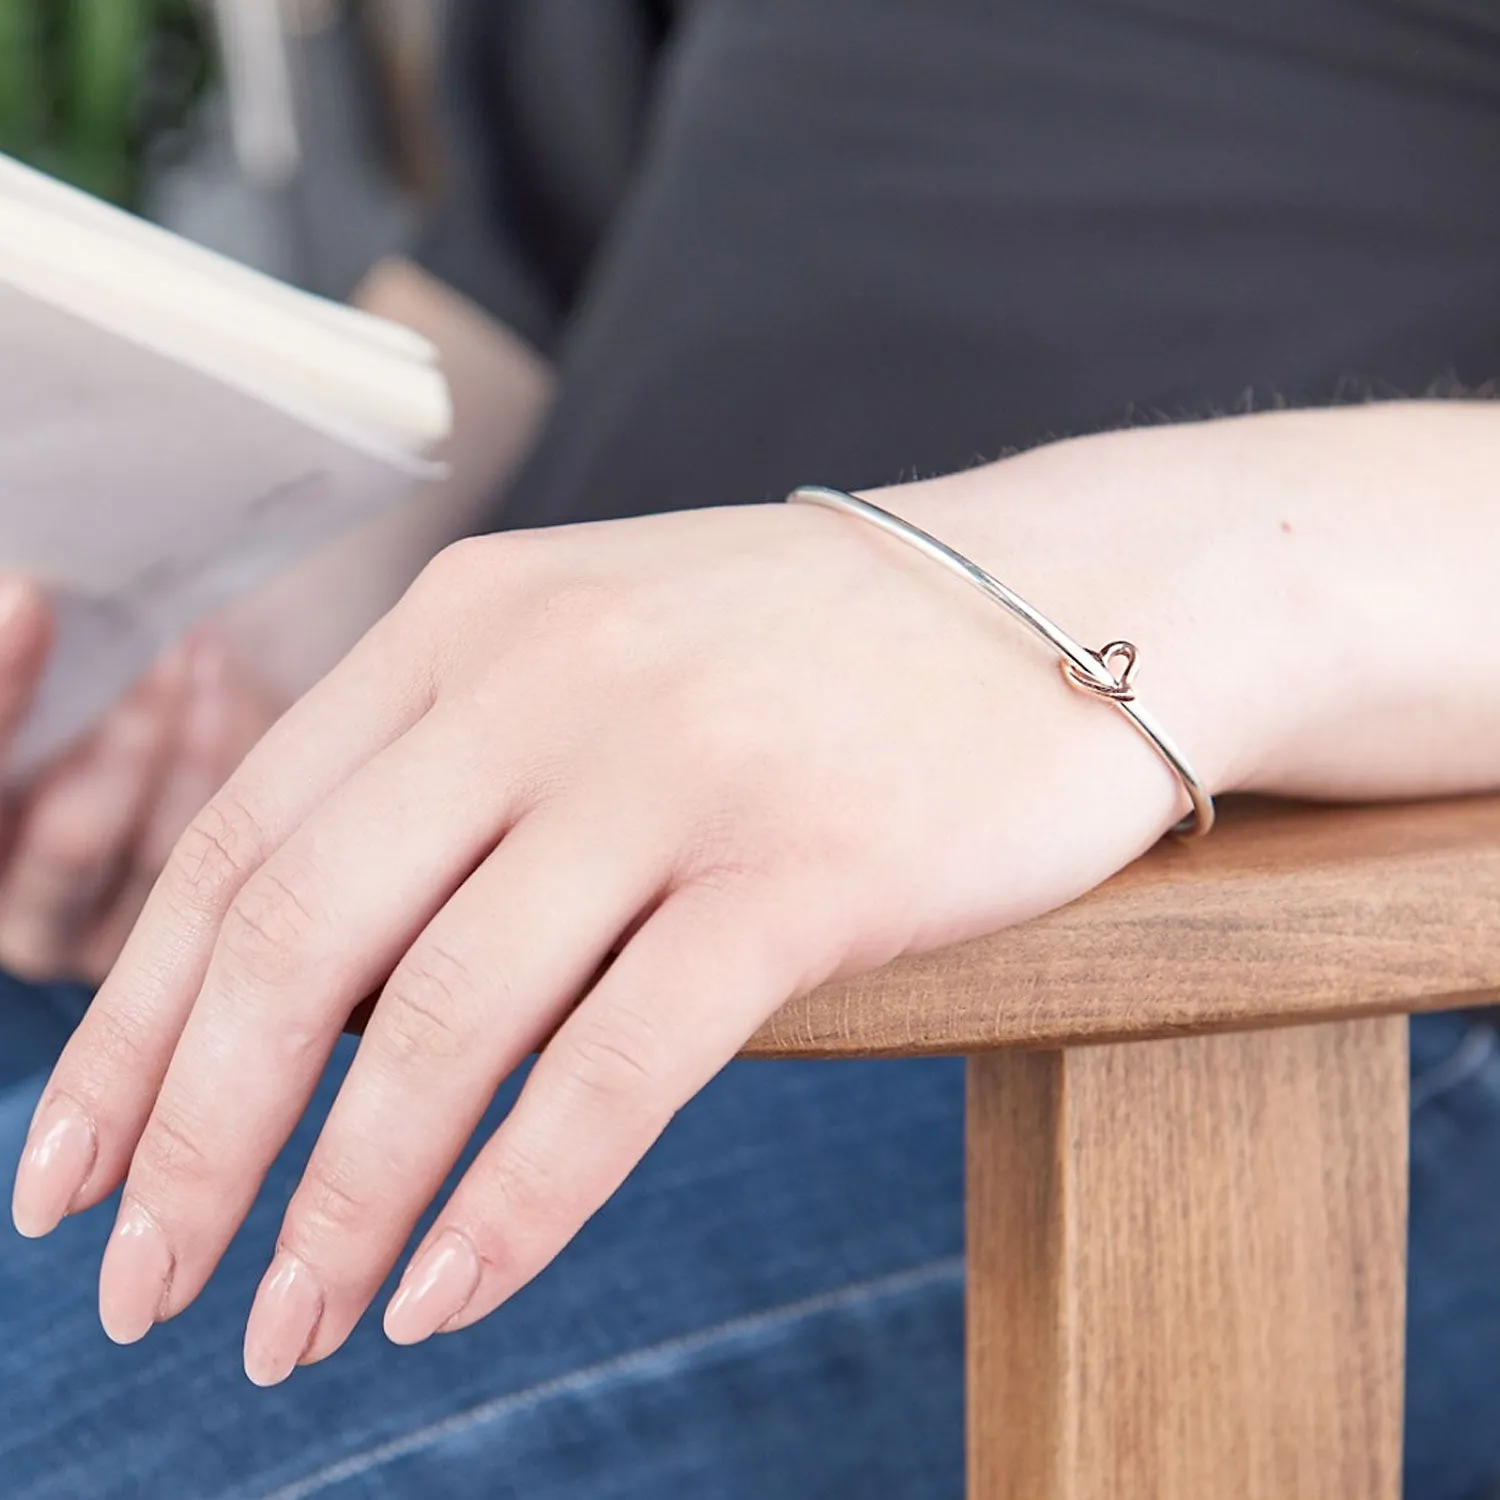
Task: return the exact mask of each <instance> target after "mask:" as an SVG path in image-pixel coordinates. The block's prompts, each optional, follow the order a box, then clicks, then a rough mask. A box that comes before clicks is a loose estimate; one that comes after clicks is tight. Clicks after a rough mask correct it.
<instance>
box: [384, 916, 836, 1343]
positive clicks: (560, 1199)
mask: <svg viewBox="0 0 1500 1500" xmlns="http://www.w3.org/2000/svg"><path fill="white" fill-rule="evenodd" d="M799 928H800V929H802V930H801V931H799V930H798V929H799ZM820 942H826V939H821V938H819V937H818V936H817V934H816V932H815V931H814V930H813V929H811V928H809V926H808V922H807V914H806V912H805V911H804V912H802V913H800V914H799V913H798V912H797V909H796V907H795V906H794V905H788V904H784V903H782V902H781V901H778V902H777V903H776V904H775V905H774V906H773V905H772V904H771V903H770V902H769V901H768V900H767V899H764V898H751V897H749V896H748V895H744V894H742V895H740V896H739V897H732V896H731V895H730V894H729V893H728V892H719V891H712V892H704V891H700V890H697V889H693V888H689V889H687V890H684V891H682V892H680V893H678V894H677V895H674V896H673V897H671V898H670V899H669V900H668V901H667V902H666V903H665V904H664V905H663V906H662V908H661V910H660V911H659V912H657V913H656V915H655V916H653V917H652V918H651V920H650V921H648V922H647V923H646V925H645V926H644V927H643V928H642V929H641V931H640V932H639V933H638V934H637V935H636V937H635V938H634V939H633V940H632V941H631V942H630V943H629V945H628V946H627V947H626V949H625V951H624V953H623V954H622V955H621V956H620V958H619V959H618V960H617V962H616V963H615V964H614V966H613V967H612V968H611V969H610V970H609V971H608V972H607V973H606V974H605V976H604V977H603V979H602V980H601V981H600V983H599V985H598V986H597V988H596V989H595V990H594V992H593V993H592V994H591V995H590V996H589V997H588V998H587V999H586V1000H585V1001H584V1003H583V1004H582V1005H581V1006H580V1007H579V1008H578V1010H577V1011H576V1012H575V1013H574V1014H573V1015H572V1016H571V1017H570V1018H569V1019H568V1021H567V1022H566V1023H565V1024H564V1025H563V1027H562V1029H561V1030H560V1031H559V1032H558V1033H557V1035H556V1036H555V1037H554V1038H553V1039H552V1041H551V1043H550V1044H549V1045H548V1046H547V1048H546V1050H545V1051H544V1052H543V1053H542V1056H541V1058H540V1059H539V1060H538V1062H537V1065H536V1067H535V1068H534V1069H533V1070H532V1073H531V1076H530V1078H529V1079H528V1080H527V1083H526V1087H525V1089H524V1090H523V1091H522V1094H521V1098H520V1099H519V1101H518V1102H517V1104H516V1107H515V1109H514V1110H513V1111H512V1112H511V1114H510V1116H509V1118H508V1119H507V1120H506V1121H505V1123H504V1124H503V1125H502V1126H501V1127H500V1129H499V1130H498V1131H497V1132H496V1133H495V1136H494V1138H493V1139H492V1140H491V1141H490V1142H489V1143H488V1144H487V1145H486V1146H485V1148H484V1150H483V1151H482V1152H481V1153H480V1156H479V1158H478V1160H477V1161H476V1162H475V1164H474V1166H473V1167H472V1168H471V1169H470V1171H469V1172H468V1174H467V1175H466V1176H465V1178H464V1180H463V1181H462V1182H461V1183H460V1184H459V1186H458V1188H457V1189H456V1191H455V1192H454V1194H453V1197H452V1199H451V1200H450V1201H449V1203H448V1204H447V1205H446V1207H445V1208H444V1209H443V1212H442V1213H441V1214H440V1215H439V1217H438V1220H437V1222H436V1224H435V1225H434V1226H433V1228H432V1230H431V1231H430V1232H429V1233H428V1234H427V1236H426V1237H425V1239H424V1241H423V1244H422V1247H421V1249H420V1250H419V1251H418V1253H417V1255H416V1256H415V1257H414V1258H413V1260H412V1263H411V1265H410V1266H409V1267H408V1269H407V1272H406V1275H405V1277H404V1278H403V1280H402V1283H401V1286H400V1288H399V1290H398V1291H397V1293H396V1295H395V1297H394V1298H393V1299H392V1301H391V1304H390V1306H389V1308H388V1309H387V1311H386V1317H385V1327H386V1332H387V1334H388V1335H389V1337H390V1338H391V1339H393V1340H394V1341H395V1342H397V1343H400V1344H413V1343H418V1342H420V1341H421V1340H422V1339H425V1338H427V1337H428V1336H430V1335H431V1334H433V1333H436V1332H438V1331H439V1330H443V1331H451V1330H454V1329H457V1328H463V1327H467V1326H468V1325H469V1324H471V1323H473V1322H476V1321H477V1320H478V1319H480V1318H482V1317H485V1316H486V1315H488V1314H489V1313H490V1312H492V1311H493V1310H494V1309H495V1308H496V1307H498V1306H499V1305H500V1304H501V1303H502V1302H503V1301H505V1299H506V1298H508V1297H510V1296H511V1295H512V1294H513V1293H515V1292H516V1291H518V1290H519V1289H520V1288H521V1287H522V1286H523V1285H525V1283H526V1282H528V1281H529V1280H531V1278H532V1277H534V1276H535V1275H536V1274H537V1273H538V1272H539V1271H541V1270H542V1268H543V1267H544V1266H546V1265H547V1264H548V1263H549V1262H550V1261H551V1260H552V1259H553V1258H554V1257H555V1256H556V1255H557V1254H558V1252H559V1251H560V1250H561V1249H562V1248H563V1247H564V1246H565V1245H566V1244H567V1243H568V1241H569V1240H570V1239H572V1237H573V1236H574V1235H575V1234H576V1233H577V1232H578V1230H579V1229H580V1228H581V1227H582V1226H583V1224H584V1223H585V1222H586V1221H587V1220H588V1219H589V1218H590V1217H591V1216H592V1215H593V1214H594V1213H595V1212H596V1211H597V1210H598V1209H599V1208H600V1207H601V1206H602V1205H603V1203H604V1202H605V1201H606V1200H607V1199H608V1198H609V1197H610V1195H611V1194H612V1193H613V1192H614V1191H615V1189H616V1188H618V1187H619V1185H620V1183H621V1182H623V1181H624V1179H625V1177H626V1176H627V1175H628V1174H629V1172H630V1171H631V1170H632V1169H633V1168H634V1167H635V1165H636V1164H637V1162H639V1160H640V1159H641V1157H642V1156H644V1155H645V1153H646V1152H647V1150H649V1148H650V1147H651V1145H652V1143H653V1142H654V1141H655V1140H656V1138H657V1136H658V1135H660V1133H661V1132H662V1130H663V1129H665V1127H666V1125H667V1123H668V1121H669V1120H670V1119H671V1118H672V1115H673V1114H674V1113H675V1112H676V1111H677V1110H678V1109H679V1108H680V1107H681V1106H682V1105H683V1104H684V1103H686V1101H687V1100H688V1099H690V1098H691V1097H692V1096H693V1094H695V1093H696V1092H697V1091H698V1090H699V1089H700V1088H702V1087H703V1086H704V1084H706V1083H707V1082H708V1080H709V1079H710V1078H712V1077H713V1075H714V1074H715V1073H716V1072H718V1071H719V1069H720V1068H721V1067H723V1065H724V1064H725V1063H726V1062H728V1061H729V1059H730V1058H732V1057H733V1056H734V1054H735V1053H736V1052H737V1051H738V1050H739V1049H740V1047H741V1046H742V1045H743V1043H744V1042H745V1041H746V1040H747V1039H748V1038H749V1037H750V1036H751V1035H752V1034H753V1033H754V1031H755V1029H756V1027H757V1026H758V1025H759V1023H760V1022H761V1021H762V1020H763V1019H764V1018H765V1017H766V1016H768V1015H769V1014H770V1013H771V1012H772V1011H773V1010H775V1009H776V1008H777V1006H779V1005H780V1004H781V1003H782V1002H784V1001H785V1000H786V999H788V998H790V996H791V995H792V994H793V993H796V992H797V991H799V990H800V989H802V988H805V987H808V986H810V985H811V984H812V983H814V982H816V981H817V980H818V979H820V978H821V977H822V976H823V973H824V971H825V967H826V965H825V964H823V963H822V962H820V961H819V960H818V959H816V958H814V959H811V960H810V955H815V954H817V952H818V948H817V946H816V945H817V944H818V943H820Z"/></svg>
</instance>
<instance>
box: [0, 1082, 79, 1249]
mask: <svg viewBox="0 0 1500 1500" xmlns="http://www.w3.org/2000/svg"><path fill="white" fill-rule="evenodd" d="M98 1149H99V1148H98V1141H97V1139H96V1137H95V1135H94V1127H93V1124H92V1123H91V1122H90V1120H89V1118H88V1116H87V1115H85V1114H84V1112H83V1111H82V1110H81V1109H80V1108H79V1107H78V1105H76V1104H75V1103H74V1102H73V1101H72V1100H71V1099H68V1098H65V1097H62V1096H61V1095H59V1096H58V1097H57V1098H55V1099H52V1100H51V1101H50V1102H49V1103H48V1104H47V1106H46V1108H45V1109H43V1110H42V1111H41V1113H40V1114H39V1115H38V1116H37V1118H36V1120H35V1122H34V1123H33V1125H32V1127H31V1134H30V1135H29V1136H28V1137H27V1138H26V1151H25V1154H24V1155H23V1156H22V1158H21V1165H20V1168H19V1169H18V1170H17V1172H16V1187H15V1192H14V1194H13V1195H12V1198H11V1209H10V1212H11V1218H12V1219H14V1220H15V1225H16V1228H17V1229H18V1230H19V1231H20V1232H21V1233H22V1234H24V1235H25V1236H26V1238H27V1239H29V1240H39V1239H41V1237H42V1236H43V1235H46V1234H51V1233H52V1231H53V1230H54V1229H56V1228H57V1226H58V1225H59V1224H61V1223H62V1221H63V1220H64V1219H65V1218H66V1217H67V1215H68V1210H69V1209H70V1208H71V1207H72V1206H73V1200H74V1199H75V1198H76V1197H77V1196H78V1194H79V1192H80V1190H81V1189H82V1187H83V1185H84V1183H85V1182H87V1181H88V1176H89V1173H90V1172H91V1171H93V1169H94V1158H95V1156H96V1155H97V1154H98Z"/></svg>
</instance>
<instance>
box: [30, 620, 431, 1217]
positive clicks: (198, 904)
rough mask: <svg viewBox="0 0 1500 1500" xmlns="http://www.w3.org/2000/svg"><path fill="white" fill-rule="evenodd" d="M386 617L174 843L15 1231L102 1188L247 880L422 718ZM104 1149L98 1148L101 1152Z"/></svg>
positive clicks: (95, 1010) (113, 977)
mask: <svg viewBox="0 0 1500 1500" xmlns="http://www.w3.org/2000/svg"><path fill="white" fill-rule="evenodd" d="M395 620H396V616H395V615H392V616H388V617H387V618H386V620H384V621H382V622H381V624H380V625H378V626H376V628H375V629H374V630H373V631H371V633H370V634H369V635H368V636H366V637H365V639H364V641H363V642H361V644H360V645H359V646H358V647H357V648H356V649H355V651H354V652H353V653H351V655H350V656H349V657H348V658H347V659H346V660H345V662H344V663H343V664H342V665H341V666H339V667H337V668H335V670H334V672H333V673H332V674H331V675H330V677H329V678H328V679H327V680H326V681H325V682H324V683H323V684H322V685H321V686H320V687H318V688H316V689H315V690H314V691H313V692H312V693H311V694H309V696H308V697H306V698H304V699H303V700H302V701H301V702H300V703H299V704H298V705H296V707H295V708H293V709H292V710H291V711H290V712H289V713H288V714H287V715H286V716H285V717H284V718H283V719H282V720H281V721H280V723H278V724H277V725H276V726H275V728H274V729H272V731H271V732H270V733H269V734H268V735H267V736H266V738H265V739H264V740H262V741H261V743H260V744H259V745H258V746H257V747H256V749H255V750H254V751H252V752H251V754H250V755H249V756H248V757H247V759H246V761H245V763H244V764H243V765H242V766H241V767H240V769H239V771H238V772H236V773H235V775H234V776H232V777H231V778H230V780H229V781H228V783H226V784H225V786H224V787H223V788H221V789H220V791H219V792H218V794H217V795H216V796H215V797H214V798H212V799H211V800H210V802H209V803H208V804H207V806H206V807H205V808H204V809H203V811H202V812H200V813H199V815H198V816H197V817H196V818H195V819H194V820H193V823H192V824H191V826H190V827H189V829H188V831H187V832H186V833H185V834H184V835H183V836H182V838H181V839H179V840H178V843H177V846H176V848H175V850H174V851H173V854H172V857H171V858H170V859H169V860H168V862H167V867H166V869H165V870H164V871H163V872H162V875H161V878H160V879H159V880H158V881H157V883H156V885H155V887H154V888H153V890H152V892H151V895H150V897H149V899H148V900H147V902H146V906H145V909H144V910H143V912H142V913H141V919H140V921H139V923H138V924H137V926H136V928H135V930H134V931H133V932H132V933H131V935H130V938H129V940H128V941H127V942H126V944H125V949H124V951H123V952H122V953H121V955H120V960H119V962H118V963H117V964H116V966H115V968H114V970H113V971H112V972H111V974H110V976H109V978H108V979H107V980H106V981H105V983H104V985H103V987H102V988H101V989H100V991H99V994H98V995H97V996H96V997H95V1000H94V1003H93V1004H92V1005H91V1006H90V1007H89V1010H88V1013H87V1014H86V1015H85V1016H84V1018H83V1021H82V1022H81V1023H80V1025H79V1027H78V1029H77V1030H76V1031H75V1032H74V1034H73V1036H72V1038H71V1039H70V1040H69V1042H68V1045H67V1046H66V1047H65V1048H64V1050H63V1054H62V1056H61V1058H60V1059H59V1060H58V1063H57V1066H56V1067H55V1068H54V1070H53V1073H52V1077H51V1079H50V1080H49V1081H48V1084H47V1088H46V1089H45V1091H44V1092H43V1094H42V1098H41V1101H40V1103H39V1104H38V1106H37V1111H36V1115H35V1117H34V1119H33V1121H32V1127H31V1131H30V1133H29V1135H28V1137H27V1144H26V1149H25V1152H24V1154H23V1156H22V1160H21V1166H20V1169H19V1171H18V1172H17V1175H16V1185H15V1194H14V1200H13V1210H14V1216H15V1218H16V1223H17V1227H18V1228H20V1229H21V1231H22V1232H23V1233H27V1234H31V1235H41V1234H47V1233H50V1231H51V1230H52V1229H54V1228H55V1227H56V1226H57V1223H58V1222H59V1221H60V1220H61V1218H62V1217H63V1216H64V1215H65V1214H66V1213H68V1212H71V1211H76V1210H77V1209H79V1208H84V1207H88V1206H89V1205H91V1204H93V1203H97V1202H98V1201H99V1200H100V1199H102V1198H104V1197H105V1196H107V1195H108V1194H109V1193H110V1192H112V1191H113V1189H114V1187H115V1185H116V1184H117V1183H118V1181H119V1179H120V1176H121V1175H122V1174H123V1172H124V1168H125V1164H126V1161H127V1160H128V1156H129V1151H130V1149H131V1148H132V1146H133V1144H134V1141H135V1139H136V1138H137V1137H138V1135H139V1133H140V1130H141V1128H142V1126H143V1125H144V1123H145V1121H146V1118H147V1116H148V1115H149V1113H150V1109H151V1104H152V1101H153V1100H154V1099H155V1098H156V1096H157V1093H158V1092H159V1090H160V1088H161V1084H162V1079H163V1078H164V1077H165V1076H166V1071H167V1066H168V1064H169V1063H170V1061H171V1058H172V1054H173V1051H174V1050H175V1048H176V1046H177V1042H178V1039H179V1037H180V1036H181V1034H182V1028H183V1026H184V1025H185V1023H186V1021H187V1017H188V1015H189V1013H190V1011H191V1010H192V1007H193V1003H194V1000H195V999H196V998H197V995H198V992H199V990H200V989H201V988H202V985H203V981H204V977H205V975H206V974H207V972H208V963H209V958H210V956H211V955H212V953H213V948H214V943H215V941H216V939H217V936H218V931H219V926H220V924H221V922H222V921H223V919H224V915H225V913H226V912H227V911H228V909H229V906H230V904H231V903H232V902H233V901H234V899H235V898H236V896H237V895H238V894H239V892H240V890H241V888H242V887H243V886H244V884H245V882H246V881H247V880H248V879H249V878H250V876H251V875H252V874H253V873H254V872H255V871H257V870H259V869H260V868H261V866H262V865H263V864H264V863H265V861H266V860H267V859H268V858H269V857H270V856H271V855H272V854H273V853H274V852H275V851H276V850H277V849H279V848H280V847H281V845H282V844H284V843H285V842H286V840H287V838H289V837H290V835H291V834H292V833H293V832H294V831H295V830H296V829H297V827H298V826H300V824H301V823H302V822H303V821H304V820H305V819H306V817H307V816H308V814H309V813H311V812H312V810H313V809H314V808H316V807H317V806H318V805H319V804H320V803H321V802H322V801H323V800H324V799H325V798H326V797H327V796H328V795H329V794H330V793H331V792H333V791H334V790H335V789H336V788H338V787H339V786H341V785H342V784H343V783H344V782H345V781H347V780H348V778H349V777H350V776H352V775H353V774H354V772H355V771H356V770H357V769H358V768H359V767H360V766H361V765H363V764H364V763H365V762H367V761H368V760H370V758H371V757H372V756H375V755H378V754H379V753H380V751H381V750H382V749H383V748H385V747H386V746H387V745H389V744H390V743H391V742H392V741H394V740H395V739H397V737H398V736H399V735H401V734H402V733H404V732H405V730H407V729H408V728H409V727H410V726H411V725H412V724H415V723H416V722H418V721H419V720H420V719H421V717H422V715H423V714H424V713H425V712H426V711H427V707H428V705H429V702H430V683H429V682H428V680H427V678H426V677H425V676H424V674H423V672H422V671H420V670H416V669H398V667H397V666H396V665H394V663H399V662H403V661H407V660H409V659H410V657H411V655H412V653H410V652H409V651H403V650H401V649H399V648H400V639H399V632H397V633H396V634H394V635H393V634H392V633H391V631H390V630H388V629H386V628H385V627H389V626H391V625H392V622H393V621H395ZM106 1143H107V1144H108V1148H109V1149H108V1150H107V1151H101V1147H102V1146H104V1145H105V1144H106Z"/></svg>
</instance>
